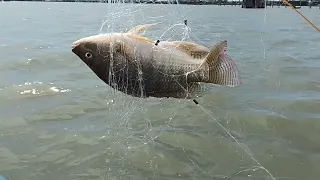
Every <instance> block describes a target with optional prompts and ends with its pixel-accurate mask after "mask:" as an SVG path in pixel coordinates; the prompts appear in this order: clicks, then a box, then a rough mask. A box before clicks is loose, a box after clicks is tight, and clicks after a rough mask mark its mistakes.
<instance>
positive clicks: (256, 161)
mask: <svg viewBox="0 0 320 180" xmlns="http://www.w3.org/2000/svg"><path fill="white" fill-rule="evenodd" d="M193 102H194V103H195V104H196V105H197V106H199V107H200V109H202V111H203V112H205V113H206V114H207V115H208V116H209V117H210V118H212V119H213V120H214V121H215V122H216V123H218V125H219V126H220V127H221V128H222V129H223V130H224V132H225V133H227V134H228V135H229V136H230V137H231V138H232V139H233V140H234V141H235V142H236V143H237V144H238V145H239V146H240V147H241V149H243V150H244V151H245V153H247V155H248V156H249V157H250V158H251V159H252V160H253V161H254V162H255V163H257V164H258V165H259V166H260V167H259V168H260V169H263V170H264V171H265V172H266V173H267V174H268V175H269V176H270V177H271V179H272V180H276V178H275V177H274V176H273V175H272V174H271V173H270V172H269V171H268V169H266V168H265V167H264V166H262V164H261V163H260V162H259V161H258V160H257V159H256V158H254V157H253V156H252V155H250V153H249V152H248V151H247V150H246V149H245V148H244V147H243V146H242V145H241V144H240V142H239V141H238V140H237V139H236V138H235V137H234V136H232V134H231V133H230V132H229V131H228V130H227V129H226V128H225V127H224V126H223V125H222V124H221V123H220V122H219V121H218V120H217V119H216V118H215V117H214V116H213V115H212V114H211V113H210V112H209V111H208V110H206V109H205V108H204V107H203V106H201V105H200V104H199V102H198V101H197V100H196V99H193Z"/></svg>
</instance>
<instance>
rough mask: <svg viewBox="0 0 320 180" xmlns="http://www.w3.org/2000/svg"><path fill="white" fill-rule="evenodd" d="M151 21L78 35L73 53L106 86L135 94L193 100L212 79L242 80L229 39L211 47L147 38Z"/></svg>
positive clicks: (230, 83) (224, 81)
mask: <svg viewBox="0 0 320 180" xmlns="http://www.w3.org/2000/svg"><path fill="white" fill-rule="evenodd" d="M151 25H153V24H146V25H139V26H136V27H134V28H132V29H131V30H129V31H128V32H127V33H110V34H99V35H94V36H89V37H85V38H82V39H79V40H77V41H75V42H74V43H73V44H72V52H73V53H75V54H76V55H77V56H78V57H79V58H80V59H81V60H82V61H83V62H84V63H86V64H87V66H89V68H91V70H92V71H93V72H94V73H95V74H96V75H97V76H98V77H99V78H100V79H101V80H103V81H104V82H105V83H106V84H108V85H110V86H111V87H113V88H115V89H117V90H119V91H122V92H123V93H126V94H129V95H131V96H135V97H150V96H152V97H173V98H194V97H198V96H201V95H203V94H205V93H206V86H205V85H206V84H207V83H211V84H217V85H225V86H237V85H239V84H241V80H240V76H239V75H238V70H237V67H236V65H235V63H234V61H233V60H232V59H231V57H230V56H228V55H227V54H226V52H225V48H226V46H227V42H226V41H221V42H218V43H216V44H215V45H214V46H213V47H212V48H211V50H209V49H208V48H206V47H204V46H201V45H198V44H195V43H191V42H183V41H174V42H168V41H161V42H156V41H152V40H149V39H148V38H145V37H143V36H142V35H143V33H144V32H145V30H146V29H147V28H148V27H149V26H151Z"/></svg>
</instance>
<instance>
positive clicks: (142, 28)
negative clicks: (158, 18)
mask: <svg viewBox="0 0 320 180" xmlns="http://www.w3.org/2000/svg"><path fill="white" fill-rule="evenodd" d="M157 24H158V23H153V24H142V25H137V26H135V27H133V28H132V29H130V30H129V31H128V32H127V33H128V34H136V35H143V34H144V33H145V31H146V30H147V29H148V28H149V27H151V26H155V25H157Z"/></svg>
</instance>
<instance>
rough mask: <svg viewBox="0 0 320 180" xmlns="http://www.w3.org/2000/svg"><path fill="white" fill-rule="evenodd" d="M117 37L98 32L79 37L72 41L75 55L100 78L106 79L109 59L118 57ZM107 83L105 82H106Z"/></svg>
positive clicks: (115, 59) (114, 59)
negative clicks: (97, 33)
mask: <svg viewBox="0 0 320 180" xmlns="http://www.w3.org/2000/svg"><path fill="white" fill-rule="evenodd" d="M119 44H120V42H119V37H118V35H115V34H99V35H93V36H88V37H84V38H81V39H79V40H77V41H75V42H73V43H72V52H73V53H74V54H75V55H77V56H78V57H79V58H80V59H81V60H82V61H83V62H84V63H85V64H86V65H87V66H88V67H89V68H90V69H91V70H92V71H93V72H94V73H95V74H96V75H97V76H98V77H99V78H100V79H102V80H103V81H105V82H106V81H107V79H106V78H107V77H108V72H109V67H110V60H111V58H113V59H112V60H113V61H117V58H118V57H119V56H118V55H117V54H119V53H117V51H118V50H117V49H119ZM106 83H107V82H106Z"/></svg>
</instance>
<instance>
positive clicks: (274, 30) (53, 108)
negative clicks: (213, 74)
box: [0, 2, 320, 180]
mask: <svg viewBox="0 0 320 180" xmlns="http://www.w3.org/2000/svg"><path fill="white" fill-rule="evenodd" d="M178 7H179V8H178ZM108 12H109V13H108ZM110 12H113V14H110ZM301 12H302V13H303V14H304V15H305V16H306V17H308V18H309V19H310V20H311V21H313V22H314V23H315V24H317V25H320V13H319V10H318V9H316V8H313V9H308V8H302V9H301ZM0 13H1V15H0V53H1V56H0V77H1V81H0V89H1V90H0V100H1V101H0V114H1V118H0V159H1V161H0V162H1V163H0V174H2V175H5V176H6V177H7V178H8V179H16V180H18V179H25V180H28V179H30V180H38V179H41V180H42V179H48V180H51V179H52V180H55V179H139V180H140V179H237V180H240V179H241V180H243V179H248V180H257V179H271V177H270V175H269V174H268V173H266V171H265V170H263V168H261V167H259V165H258V164H257V163H256V162H254V161H253V160H252V159H251V158H250V156H249V155H248V154H246V153H245V151H244V150H243V149H241V147H240V146H239V145H238V144H237V143H236V142H234V140H233V139H232V138H230V137H229V136H228V135H227V133H226V132H224V131H223V130H222V129H221V128H220V127H219V126H218V124H217V123H216V122H215V120H214V119H213V118H212V117H210V115H208V114H206V113H205V112H204V111H203V110H202V109H201V108H200V107H198V106H196V105H195V104H194V103H193V102H192V101H187V100H176V99H162V100H159V99H156V98H149V99H137V98H132V97H129V96H126V95H123V94H121V93H117V92H114V91H112V90H111V89H110V88H109V87H108V86H106V85H105V84H104V83H103V82H101V81H100V80H99V79H98V78H97V77H96V76H95V75H94V74H93V72H91V71H90V70H89V68H87V67H86V66H85V64H84V63H82V62H81V61H80V60H79V59H78V58H77V57H76V56H75V55H74V54H72V53H71V43H72V42H73V41H75V40H77V39H79V38H81V37H84V36H88V35H93V34H97V33H99V32H100V27H101V24H102V23H103V21H105V20H109V21H108V22H107V23H106V26H105V27H104V28H102V30H101V32H108V31H111V30H112V29H113V30H114V31H116V30H119V29H121V30H124V29H125V28H130V27H132V26H133V25H137V24H143V23H153V22H161V25H159V26H158V27H155V28H152V29H150V30H148V32H147V33H146V35H147V36H148V37H150V38H152V39H158V38H159V37H161V35H162V33H163V32H164V31H165V30H167V29H168V28H169V27H172V25H174V24H177V23H183V21H184V20H185V19H187V20H188V26H189V27H190V28H191V30H192V31H191V33H190V34H189V35H190V38H191V39H192V40H194V41H195V42H197V43H200V44H203V45H206V46H211V45H212V44H213V43H214V42H216V41H217V40H218V39H227V40H228V41H229V50H228V51H229V54H230V55H231V56H232V57H234V59H235V60H236V62H237V64H238V67H239V70H240V72H241V76H242V79H243V84H242V85H241V86H240V87H237V88H223V87H217V88H215V89H214V90H213V91H212V92H211V93H210V94H208V95H206V96H204V97H202V98H199V99H198V101H199V103H200V105H201V106H203V107H204V108H205V109H206V110H208V111H209V112H210V114H211V115H213V117H215V118H217V119H218V120H219V122H220V123H221V124H222V125H223V126H224V127H226V128H227V129H228V130H229V131H230V133H231V134H232V135H233V136H234V137H235V138H236V139H237V140H238V141H239V143H240V144H241V145H242V146H243V147H244V148H246V149H247V151H248V152H250V153H251V154H252V156H253V157H254V158H256V159H257V160H258V161H259V162H260V163H261V165H262V166H264V167H265V168H266V169H267V170H269V172H270V173H271V174H272V175H273V176H274V177H275V178H276V179H292V180H297V179H301V180H316V179H318V177H319V176H320V172H319V171H318V170H319V169H320V154H319V152H320V151H319V150H320V141H319V139H318V137H319V136H320V115H319V113H320V108H319V107H320V99H319V97H320V96H319V95H320V93H319V92H320V78H319V77H320V71H319V67H320V61H319V59H320V53H319V51H318V49H319V48H318V47H319V42H320V38H319V33H317V32H316V31H315V29H313V28H312V27H311V26H310V25H309V24H307V23H306V22H305V21H304V20H303V19H302V18H301V17H300V16H299V15H298V14H297V13H295V12H294V11H293V10H291V9H290V8H284V7H281V8H277V7H274V8H268V9H267V11H265V10H262V9H259V10H254V9H241V8H240V7H239V6H237V7H224V6H222V7H218V6H182V5H181V6H177V5H143V6H138V5H135V6H133V5H129V4H127V5H123V4H120V5H113V6H111V5H108V4H94V3H88V4H87V3H31V2H30V3H26V2H25V3H22V2H8V3H1V5H0ZM108 25H110V26H109V28H108ZM181 27H182V26H176V28H174V29H175V30H177V33H176V34H175V35H174V36H173V39H174V38H178V39H182V38H183V35H181V33H182V32H183V30H182V29H183V27H182V28H181ZM171 35H172V31H169V32H168V33H166V34H164V36H162V37H163V38H162V39H169V38H171Z"/></svg>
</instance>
